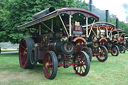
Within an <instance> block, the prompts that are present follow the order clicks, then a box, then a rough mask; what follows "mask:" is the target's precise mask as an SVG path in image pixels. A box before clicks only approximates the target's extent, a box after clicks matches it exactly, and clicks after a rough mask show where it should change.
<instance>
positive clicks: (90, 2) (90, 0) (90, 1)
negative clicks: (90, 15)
mask: <svg viewBox="0 0 128 85" xmlns="http://www.w3.org/2000/svg"><path fill="white" fill-rule="evenodd" d="M89 11H91V12H92V0H89Z"/></svg>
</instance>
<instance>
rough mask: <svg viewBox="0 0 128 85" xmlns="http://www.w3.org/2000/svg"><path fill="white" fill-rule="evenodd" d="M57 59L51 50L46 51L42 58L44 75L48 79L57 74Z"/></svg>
mask: <svg viewBox="0 0 128 85" xmlns="http://www.w3.org/2000/svg"><path fill="white" fill-rule="evenodd" d="M57 68H58V61H57V57H56V55H55V53H54V52H53V51H48V52H47V53H46V54H45V56H44V59H43V71H44V75H45V77H46V78H48V79H54V78H55V77H56V74H57Z"/></svg>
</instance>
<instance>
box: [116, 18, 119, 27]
mask: <svg viewBox="0 0 128 85" xmlns="http://www.w3.org/2000/svg"><path fill="white" fill-rule="evenodd" d="M116 29H119V20H118V18H116Z"/></svg>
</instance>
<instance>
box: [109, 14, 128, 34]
mask: <svg viewBox="0 0 128 85" xmlns="http://www.w3.org/2000/svg"><path fill="white" fill-rule="evenodd" d="M116 18H117V17H116V16H115V15H111V16H110V18H109V22H110V23H112V24H114V25H116ZM119 29H122V30H123V31H124V32H125V33H128V23H125V22H124V21H119Z"/></svg>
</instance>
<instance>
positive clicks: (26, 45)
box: [19, 38, 33, 69]
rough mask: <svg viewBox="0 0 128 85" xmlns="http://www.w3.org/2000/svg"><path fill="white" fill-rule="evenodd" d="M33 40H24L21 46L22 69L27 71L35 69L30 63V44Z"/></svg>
mask: <svg viewBox="0 0 128 85" xmlns="http://www.w3.org/2000/svg"><path fill="white" fill-rule="evenodd" d="M30 41H31V38H23V39H22V40H21V42H20V45H19V62H20V67H21V68H24V69H27V68H33V65H32V64H31V62H30V56H31V49H32V43H31V42H30Z"/></svg>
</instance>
